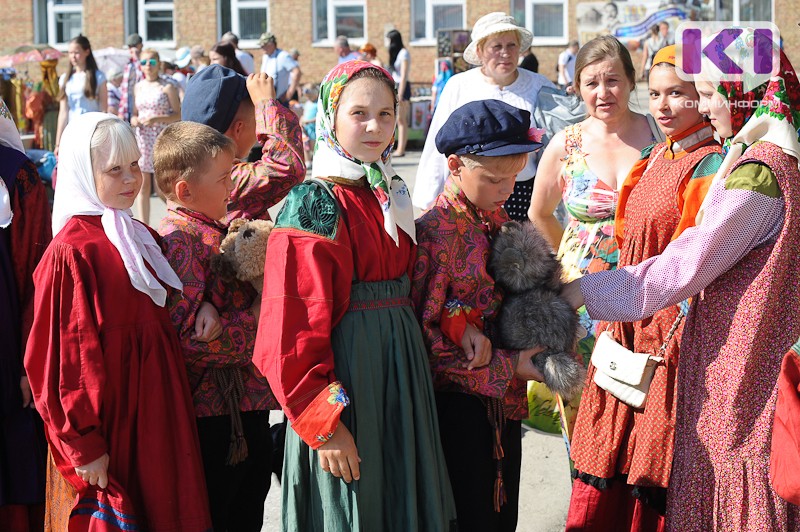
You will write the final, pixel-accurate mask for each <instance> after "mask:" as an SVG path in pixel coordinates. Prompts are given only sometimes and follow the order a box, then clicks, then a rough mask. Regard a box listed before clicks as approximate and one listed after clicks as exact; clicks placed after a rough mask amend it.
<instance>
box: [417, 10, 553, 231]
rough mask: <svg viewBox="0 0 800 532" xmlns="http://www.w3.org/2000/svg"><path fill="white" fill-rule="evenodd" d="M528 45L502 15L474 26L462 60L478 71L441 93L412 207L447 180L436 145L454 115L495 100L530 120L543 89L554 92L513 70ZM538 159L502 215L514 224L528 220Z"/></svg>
mask: <svg viewBox="0 0 800 532" xmlns="http://www.w3.org/2000/svg"><path fill="white" fill-rule="evenodd" d="M532 39H533V35H532V34H531V32H530V31H528V30H526V29H525V28H521V27H519V26H517V24H516V22H515V21H514V17H512V16H510V15H507V14H505V13H501V12H496V13H489V14H488V15H484V16H483V17H481V18H479V19H478V21H477V22H476V23H475V26H474V27H473V28H472V42H470V43H469V46H467V49H466V50H464V60H465V61H467V62H468V63H470V64H472V65H476V66H478V68H473V69H471V70H468V71H466V72H462V73H460V74H457V75H455V76H453V77H452V78H450V81H448V82H447V85H445V87H444V89H443V90H442V95H441V97H440V99H439V103H438V105H437V106H436V111H435V112H434V114H433V120H432V121H431V128H430V131H429V132H428V137H427V139H426V140H425V148H424V149H423V151H422V157H421V159H420V162H419V170H417V178H416V183H415V185H414V195H413V198H412V199H413V202H414V205H415V206H417V207H419V208H420V209H427V208H428V207H430V205H431V204H432V203H433V201H434V200H435V199H436V196H438V195H439V193H440V192H441V191H442V188H443V186H444V181H445V179H446V178H447V175H448V171H447V165H446V160H447V159H446V158H445V156H444V155H442V154H441V153H439V152H438V151H437V150H436V145H435V142H434V139H435V138H436V133H438V132H439V129H440V128H441V127H442V124H444V123H445V121H446V120H447V117H449V116H450V114H451V113H452V112H453V111H454V110H456V109H458V108H459V107H461V106H462V105H464V104H466V103H469V102H473V101H476V100H488V99H495V100H503V101H504V102H506V103H507V104H509V105H513V106H514V107H517V108H519V109H524V110H526V111H529V112H530V113H531V114H533V110H534V109H535V107H536V100H537V98H538V96H539V89H541V88H542V86H545V85H546V86H549V87H553V88H555V85H553V83H552V82H551V81H550V80H548V79H547V78H545V77H544V76H542V75H541V74H536V73H534V72H529V71H527V70H524V69H518V68H517V64H518V63H519V54H520V51H521V50H527V49H528V48H530V46H531V40H532ZM531 125H533V126H534V127H536V126H537V125H536V124H531ZM539 126H540V127H542V126H543V124H539ZM538 159H539V156H538V155H537V154H536V153H534V154H531V155H530V157H529V159H528V164H527V165H526V166H525V168H524V169H523V170H522V172H520V173H519V175H518V176H517V183H516V185H515V187H514V193H513V194H512V195H511V197H510V198H509V199H508V202H506V205H505V209H506V211H507V212H508V215H509V216H510V217H511V218H512V219H513V220H526V219H527V214H526V212H527V209H528V205H529V204H530V201H531V193H532V192H533V178H534V176H535V175H536V162H537V161H538Z"/></svg>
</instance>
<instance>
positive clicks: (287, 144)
mask: <svg viewBox="0 0 800 532" xmlns="http://www.w3.org/2000/svg"><path fill="white" fill-rule="evenodd" d="M181 119H182V120H185V121H190V122H199V123H201V124H205V125H207V126H211V127H213V128H214V129H216V130H217V131H219V132H220V133H222V134H223V135H225V136H226V137H228V138H230V139H231V140H233V142H234V143H235V145H236V153H235V156H236V159H235V161H234V164H233V168H232V169H231V179H232V180H233V185H234V189H233V192H232V193H231V201H230V204H229V205H228V221H229V222H230V221H231V220H235V219H236V218H247V219H251V220H252V219H260V220H269V218H270V217H269V212H267V209H269V208H270V207H272V206H273V205H275V204H277V203H278V202H279V201H281V200H282V199H283V198H284V197H285V196H286V194H288V193H289V190H290V189H291V188H292V187H293V186H295V185H296V184H298V183H300V182H302V181H303V179H305V176H306V166H305V158H304V155H303V138H302V129H301V128H300V124H299V121H298V118H297V115H295V114H294V113H293V112H292V111H290V110H289V109H287V108H285V107H284V106H283V105H281V104H280V103H279V102H278V100H277V98H276V95H275V85H274V81H273V80H272V78H270V77H269V76H267V75H266V74H264V73H258V74H250V75H249V76H247V77H246V78H245V77H244V76H242V75H240V74H237V73H236V72H234V71H233V70H231V69H229V68H225V67H223V66H220V65H211V66H208V67H206V68H204V69H203V70H201V71H200V72H198V73H197V74H195V75H194V76H192V78H191V79H190V80H189V83H188V85H187V86H186V95H185V96H184V99H183V104H182V106H181ZM256 142H258V144H260V145H261V146H263V147H262V149H261V159H260V160H258V161H256V162H253V163H249V162H246V157H247V154H248V153H249V152H250V149H251V148H252V147H253V145H255V144H256Z"/></svg>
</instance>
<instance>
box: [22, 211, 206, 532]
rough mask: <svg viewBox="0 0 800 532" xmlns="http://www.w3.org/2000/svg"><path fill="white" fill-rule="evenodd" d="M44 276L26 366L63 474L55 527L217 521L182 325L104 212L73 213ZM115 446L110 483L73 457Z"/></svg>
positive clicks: (87, 457) (177, 527) (51, 504)
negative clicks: (83, 470)
mask: <svg viewBox="0 0 800 532" xmlns="http://www.w3.org/2000/svg"><path fill="white" fill-rule="evenodd" d="M136 223H138V222H136ZM153 234H154V238H156V239H158V236H157V235H155V233H153ZM34 283H35V287H36V295H35V303H34V322H33V327H32V330H31V334H30V339H29V341H28V346H27V351H26V355H25V369H26V370H27V372H28V376H29V378H30V383H31V388H32V390H33V394H34V400H35V403H36V408H37V409H38V410H39V412H40V414H41V415H42V418H43V419H44V422H45V427H46V433H47V439H48V441H49V443H50V449H51V453H52V460H53V463H54V464H55V466H56V467H57V468H58V471H59V472H60V474H61V475H58V474H57V473H55V472H54V471H52V469H51V471H50V475H49V478H48V491H49V493H48V497H49V499H50V500H49V501H48V515H47V517H46V520H47V526H49V528H50V529H53V530H66V524H67V522H68V520H69V527H70V529H81V530H87V529H88V530H118V529H122V530H148V531H186V532H191V531H200V530H210V528H211V520H210V517H209V512H208V503H207V499H206V489H205V479H204V477H203V468H202V462H201V459H200V447H199V443H198V440H197V431H196V428H195V426H194V411H193V409H192V402H191V394H190V392H189V386H188V382H187V377H186V370H185V368H184V363H183V357H182V355H181V347H180V344H179V343H178V336H177V334H176V332H175V330H174V328H173V325H172V322H171V320H170V316H169V311H168V309H167V308H166V307H159V306H157V305H156V304H155V303H153V301H152V300H151V299H150V297H149V296H148V295H146V294H144V293H142V292H140V291H138V290H136V289H135V288H134V287H133V285H132V284H131V281H130V278H129V276H128V272H127V270H126V269H125V267H124V265H123V262H122V259H121V257H120V254H119V252H118V251H117V249H116V248H115V247H114V246H113V245H112V244H111V242H110V241H109V239H108V237H107V236H106V234H105V232H104V231H103V226H102V223H101V219H100V216H75V217H73V218H71V219H70V220H69V221H68V222H67V224H66V225H65V226H64V228H63V229H62V230H61V231H60V232H59V233H58V235H57V236H56V237H55V239H54V240H53V242H52V243H51V245H50V246H49V247H48V248H47V250H46V251H45V254H44V256H43V257H42V260H41V262H40V264H39V266H38V267H37V269H36V271H35V273H34ZM104 453H108V456H109V459H110V462H109V465H108V477H109V485H108V487H107V488H106V489H102V490H101V489H97V488H96V487H94V486H89V485H88V484H87V483H86V482H84V481H83V480H81V479H80V478H79V477H78V476H77V475H76V473H75V469H74V468H75V467H76V466H80V465H86V464H88V463H90V462H92V461H94V460H96V459H97V458H100V457H101V456H102V455H103V454H104ZM64 481H66V483H67V485H65V482H64ZM71 494H75V496H74V498H72V500H71V501H69V500H68V499H67V500H64V499H65V498H67V497H70V496H71ZM47 526H46V528H47Z"/></svg>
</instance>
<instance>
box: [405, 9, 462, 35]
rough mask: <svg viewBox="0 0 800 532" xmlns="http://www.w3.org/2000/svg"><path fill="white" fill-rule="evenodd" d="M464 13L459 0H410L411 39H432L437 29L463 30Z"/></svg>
mask: <svg viewBox="0 0 800 532" xmlns="http://www.w3.org/2000/svg"><path fill="white" fill-rule="evenodd" d="M465 15H466V9H464V2H463V1H460V0H412V2H411V40H413V41H434V40H435V39H436V32H437V31H439V30H463V29H465V28H466V27H467V21H466V19H465Z"/></svg>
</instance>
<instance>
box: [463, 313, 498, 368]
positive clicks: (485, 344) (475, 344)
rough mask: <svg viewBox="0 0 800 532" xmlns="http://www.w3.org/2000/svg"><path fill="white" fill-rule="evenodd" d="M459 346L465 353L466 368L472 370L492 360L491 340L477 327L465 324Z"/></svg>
mask: <svg viewBox="0 0 800 532" xmlns="http://www.w3.org/2000/svg"><path fill="white" fill-rule="evenodd" d="M461 348H462V349H463V350H464V353H466V355H467V360H469V363H468V364H467V369H469V370H472V369H475V368H480V367H483V366H485V365H487V364H488V363H489V362H491V360H492V342H491V341H490V340H489V338H487V337H486V336H485V335H484V334H483V333H481V332H480V331H479V330H478V329H477V327H474V326H473V325H471V324H469V323H468V324H467V326H466V327H465V328H464V336H462V337H461Z"/></svg>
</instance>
